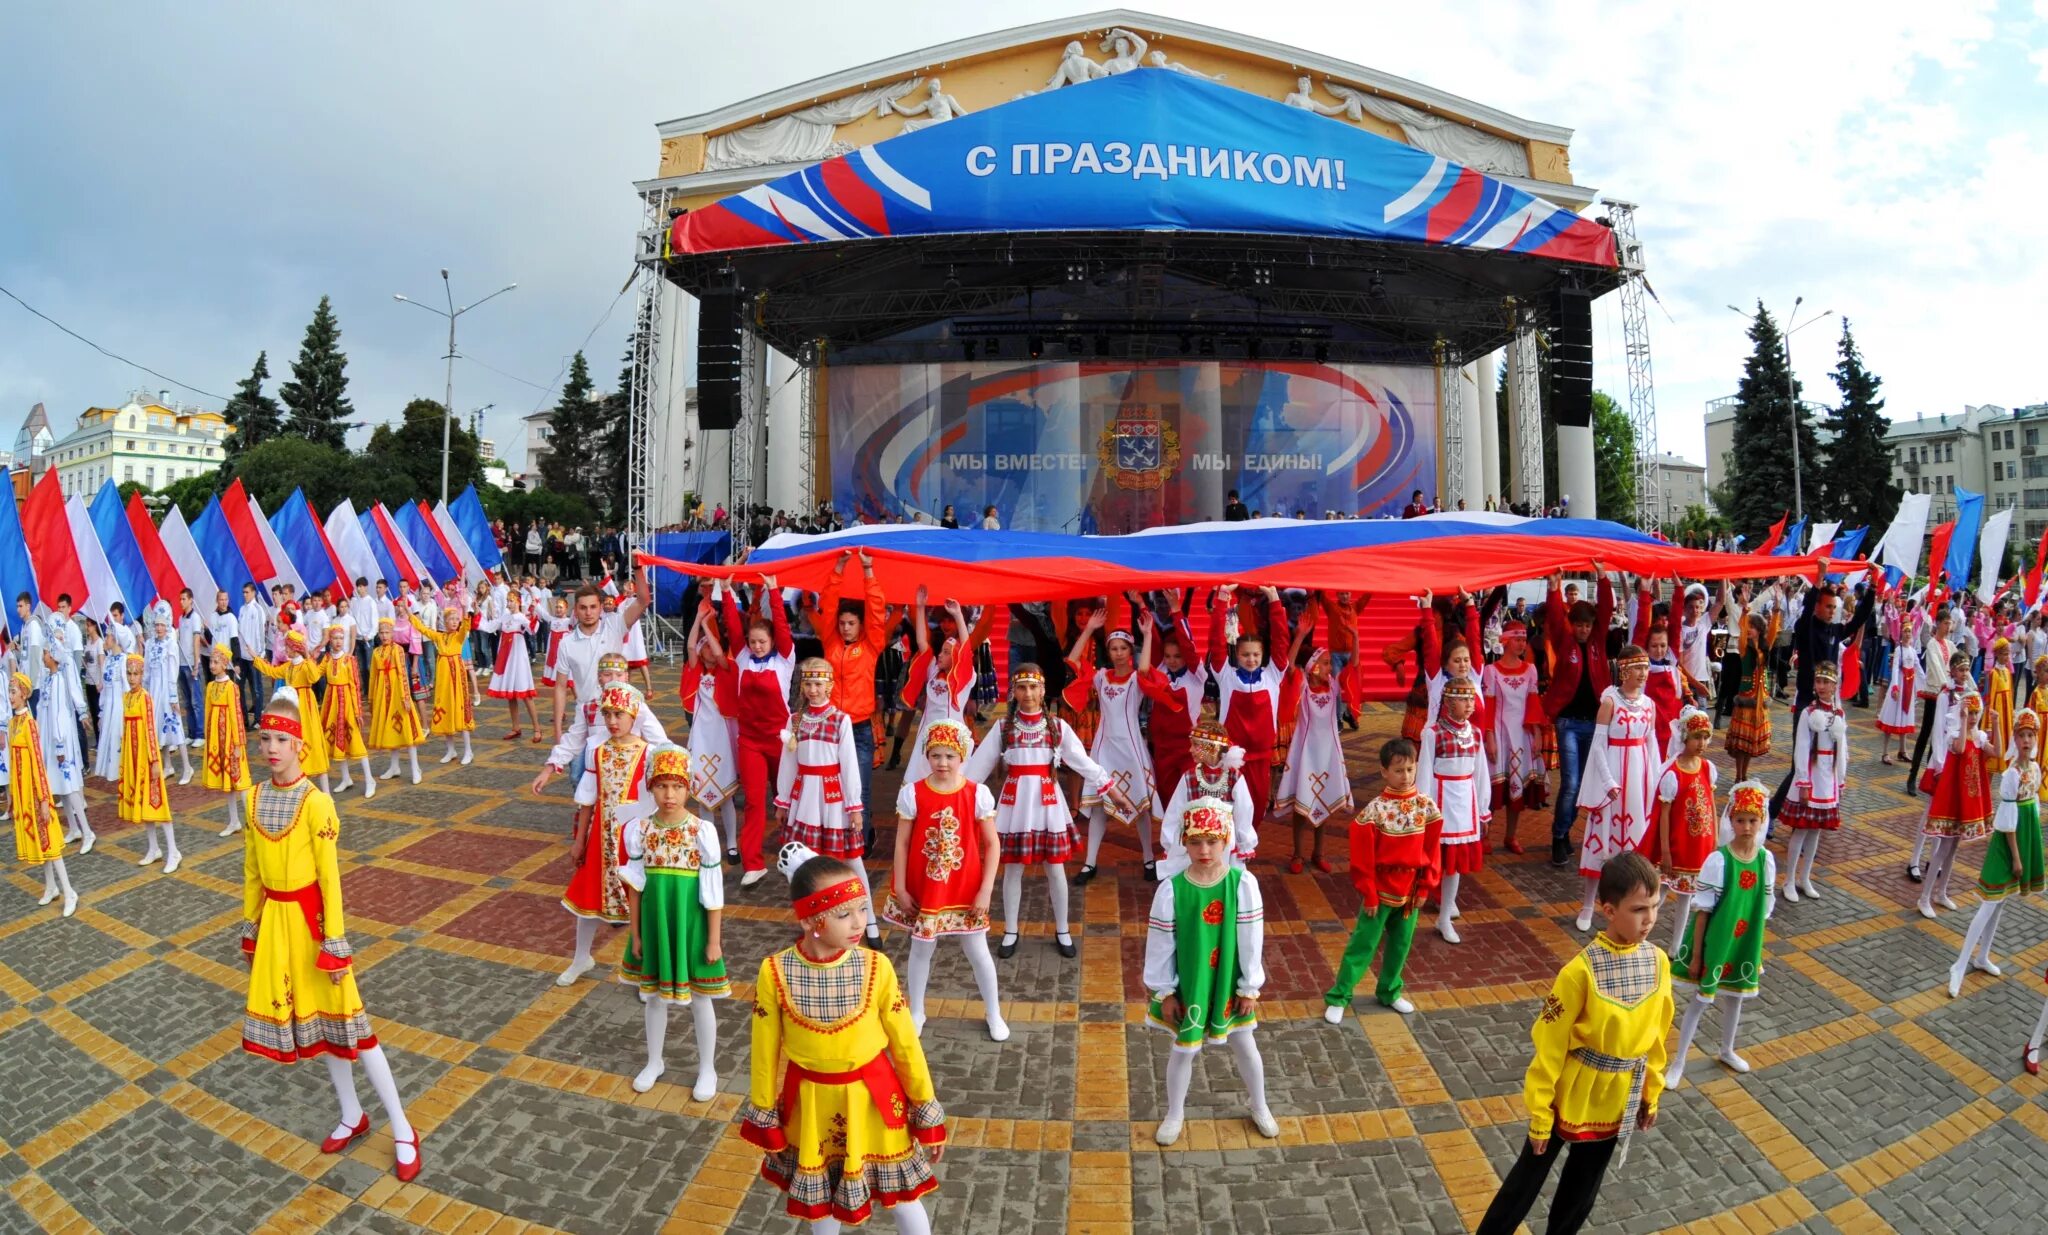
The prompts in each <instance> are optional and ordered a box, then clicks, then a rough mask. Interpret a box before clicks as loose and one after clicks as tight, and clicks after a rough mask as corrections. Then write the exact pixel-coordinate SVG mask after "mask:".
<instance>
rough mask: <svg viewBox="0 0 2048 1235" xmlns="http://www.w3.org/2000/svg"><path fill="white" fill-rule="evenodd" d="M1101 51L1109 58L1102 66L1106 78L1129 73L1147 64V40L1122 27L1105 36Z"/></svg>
mask: <svg viewBox="0 0 2048 1235" xmlns="http://www.w3.org/2000/svg"><path fill="white" fill-rule="evenodd" d="M1101 50H1102V51H1103V52H1105V53H1106V54H1108V56H1109V59H1108V60H1105V61H1104V62H1103V64H1102V75H1103V76H1104V77H1114V76H1116V75H1117V74H1119V73H1128V72H1130V71H1131V70H1132V69H1135V68H1138V67H1139V66H1141V65H1143V64H1144V63H1145V40H1144V39H1142V38H1139V37H1138V36H1137V35H1135V34H1132V33H1131V32H1130V31H1128V30H1126V29H1124V28H1123V27H1122V26H1118V27H1116V28H1115V29H1113V30H1111V31H1110V32H1109V33H1108V34H1106V35H1104V36H1103V38H1102V47H1101Z"/></svg>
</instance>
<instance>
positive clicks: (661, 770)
mask: <svg viewBox="0 0 2048 1235" xmlns="http://www.w3.org/2000/svg"><path fill="white" fill-rule="evenodd" d="M663 777H670V778H673V779H675V780H680V781H683V782H685V783H687V782H688V781H689V779H690V752H689V751H686V750H684V749H683V748H682V747H680V746H658V747H656V748H655V750H654V758H653V759H651V760H649V761H648V764H647V783H648V784H653V783H654V782H655V781H658V780H660V779H662V778H663Z"/></svg>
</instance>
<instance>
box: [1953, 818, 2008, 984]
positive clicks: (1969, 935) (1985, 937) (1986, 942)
mask: <svg viewBox="0 0 2048 1235" xmlns="http://www.w3.org/2000/svg"><path fill="white" fill-rule="evenodd" d="M1991 843H1992V844H1994V845H1996V844H1998V843H1999V838H1997V837H1995V836H1994V837H1992V839H1991ZM2004 913H2005V898H2003V897H2001V898H2000V899H1998V900H1995V901H1979V902H1978V903H1977V912H1976V913H1975V914H1973V915H1971V917H1970V929H1969V930H1967V931H1965V932H1964V933H1963V950H1962V952H1961V954H1960V955H1958V956H1957V957H1956V963H1955V965H1954V966H1953V967H1952V968H1951V971H1950V972H1951V973H1953V974H1955V975H1957V976H1960V975H1961V974H1963V973H1964V972H1965V971H1967V970H1968V969H1970V968H1971V967H1972V966H1974V967H1976V968H1978V969H1982V970H1984V971H1985V972H1986V973H1996V972H1998V971H1997V968H1996V965H1997V962H1996V961H1993V960H1992V959H1991V942H1992V938H1993V937H1994V936H1995V935H1997V934H1998V920H1999V918H2001V917H2002V916H2004Z"/></svg>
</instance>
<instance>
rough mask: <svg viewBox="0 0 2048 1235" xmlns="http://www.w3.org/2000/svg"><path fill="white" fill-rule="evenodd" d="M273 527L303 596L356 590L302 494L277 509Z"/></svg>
mask: <svg viewBox="0 0 2048 1235" xmlns="http://www.w3.org/2000/svg"><path fill="white" fill-rule="evenodd" d="M270 526H271V528H272V530H273V531H275V532H276V533H277V542H278V544H279V545H281V546H283V549H284V554H285V557H286V558H288V559H290V561H291V564H292V567H293V570H294V573H296V574H297V575H298V577H299V585H300V587H299V591H300V594H301V595H311V594H312V593H314V592H318V591H320V590H322V589H323V588H327V589H332V588H341V589H344V594H346V591H348V590H353V587H354V585H353V584H352V583H350V582H349V579H348V571H347V568H346V567H344V566H343V565H342V564H341V559H340V558H338V557H336V556H335V555H334V547H333V546H332V545H330V544H328V543H327V529H325V528H323V527H321V526H320V516H319V514H317V513H316V512H315V511H314V510H313V504H312V503H311V502H309V501H307V500H306V494H305V492H304V491H303V490H300V489H293V490H292V495H291V496H290V497H288V498H286V499H285V500H284V504H283V505H282V506H279V507H278V508H277V514H276V515H275V516H274V517H273V518H272V519H271V520H270Z"/></svg>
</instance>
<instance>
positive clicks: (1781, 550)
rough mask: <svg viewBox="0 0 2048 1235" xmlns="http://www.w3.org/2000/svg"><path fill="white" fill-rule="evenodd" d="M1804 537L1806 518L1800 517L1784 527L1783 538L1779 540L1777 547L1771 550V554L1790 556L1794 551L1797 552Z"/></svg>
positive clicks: (1773, 555) (1774, 555)
mask: <svg viewBox="0 0 2048 1235" xmlns="http://www.w3.org/2000/svg"><path fill="white" fill-rule="evenodd" d="M1805 539H1806V520H1804V519H1801V520H1800V521H1799V522H1797V523H1795V524H1793V525H1792V526H1791V527H1788V528H1786V529H1785V539H1783V540H1781V541H1779V542H1778V547H1777V548H1775V549H1773V550H1771V556H1772V557H1791V556H1792V555H1793V554H1794V553H1797V552H1799V546H1800V544H1801V542H1803V541H1804V540H1805Z"/></svg>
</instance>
